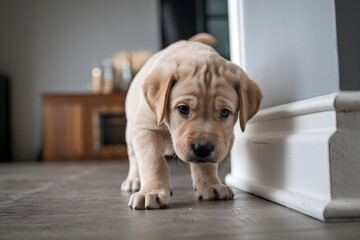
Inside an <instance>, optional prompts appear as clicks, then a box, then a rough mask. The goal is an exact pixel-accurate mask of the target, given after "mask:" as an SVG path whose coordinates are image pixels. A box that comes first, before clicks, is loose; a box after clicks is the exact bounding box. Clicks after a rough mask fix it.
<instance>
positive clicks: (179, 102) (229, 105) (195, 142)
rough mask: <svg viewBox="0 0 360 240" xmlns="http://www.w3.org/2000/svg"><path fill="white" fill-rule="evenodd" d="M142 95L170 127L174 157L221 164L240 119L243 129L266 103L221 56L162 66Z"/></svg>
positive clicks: (239, 71)
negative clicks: (261, 103) (262, 102)
mask: <svg viewBox="0 0 360 240" xmlns="http://www.w3.org/2000/svg"><path fill="white" fill-rule="evenodd" d="M143 91H144V96H145V99H146V100H147V103H148V105H149V106H150V108H151V109H152V110H153V111H154V113H155V114H156V115H157V119H158V124H162V123H164V124H165V125H166V126H167V128H168V130H169V132H170V134H171V138H172V139H171V140H172V143H173V147H174V150H175V153H176V154H177V155H178V157H179V158H180V159H182V160H183V161H186V162H194V163H206V162H211V163H218V162H220V161H222V160H223V159H224V158H225V157H226V156H227V155H228V153H229V151H230V149H231V146H232V143H233V138H234V134H233V130H234V125H235V123H236V121H237V119H238V118H239V120H240V125H241V129H242V130H243V131H244V129H245V125H246V122H247V121H248V120H249V119H250V118H252V117H253V116H254V115H255V113H256V112H257V111H258V110H259V106H260V102H261V99H262V95H261V91H260V89H259V88H258V86H257V85H256V84H255V83H254V82H253V81H251V80H250V79H249V78H248V77H247V75H246V74H245V73H244V72H243V71H242V70H241V68H240V67H238V66H236V65H235V64H232V63H230V62H229V61H227V60H225V59H223V58H221V57H220V56H218V55H216V56H214V58H213V59H210V60H209V59H208V60H203V61H202V62H201V61H198V60H196V61H190V60H189V59H186V61H181V60H180V61H177V62H176V63H171V64H169V65H165V66H162V67H161V68H160V69H158V70H157V71H154V73H152V74H151V75H150V76H149V77H148V79H147V81H146V82H145V83H144V85H143Z"/></svg>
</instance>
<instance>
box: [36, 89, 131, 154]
mask: <svg viewBox="0 0 360 240" xmlns="http://www.w3.org/2000/svg"><path fill="white" fill-rule="evenodd" d="M125 96H126V93H125V92H119V93H114V94H109V95H97V94H91V93H89V94H45V95H43V97H42V103H43V144H42V158H43V160H44V161H79V160H101V159H119V160H120V159H127V151H126V143H125V125H126V120H125Z"/></svg>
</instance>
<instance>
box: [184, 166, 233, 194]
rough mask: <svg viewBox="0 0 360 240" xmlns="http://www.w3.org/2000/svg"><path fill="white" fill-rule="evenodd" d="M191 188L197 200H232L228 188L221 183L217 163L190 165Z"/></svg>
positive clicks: (231, 192)
mask: <svg viewBox="0 0 360 240" xmlns="http://www.w3.org/2000/svg"><path fill="white" fill-rule="evenodd" d="M190 170H191V178H192V180H193V187H194V189H195V191H196V193H197V196H198V198H199V199H203V200H229V199H233V198H234V193H233V191H232V190H231V188H230V187H228V186H226V185H224V184H222V183H221V180H220V179H219V177H218V164H217V163H204V164H195V163H190Z"/></svg>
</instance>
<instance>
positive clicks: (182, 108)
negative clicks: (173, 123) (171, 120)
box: [178, 105, 190, 116]
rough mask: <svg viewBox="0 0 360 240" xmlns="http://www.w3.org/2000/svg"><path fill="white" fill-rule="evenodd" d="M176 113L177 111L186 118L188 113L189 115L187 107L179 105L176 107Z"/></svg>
mask: <svg viewBox="0 0 360 240" xmlns="http://www.w3.org/2000/svg"><path fill="white" fill-rule="evenodd" d="M178 111H179V113H180V114H181V115H185V116H188V115H189V113H190V109H189V107H188V106H186V105H180V106H179V107H178Z"/></svg>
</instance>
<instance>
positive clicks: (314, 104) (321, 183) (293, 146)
mask: <svg viewBox="0 0 360 240" xmlns="http://www.w3.org/2000/svg"><path fill="white" fill-rule="evenodd" d="M235 135H236V137H235V142H234V147H233V150H232V159H231V173H230V174H229V175H228V176H227V177H226V183H227V184H228V185H230V186H232V187H234V188H238V189H240V190H243V191H247V192H250V193H253V194H256V195H259V196H261V197H264V198H267V199H269V200H271V201H274V202H277V203H279V204H282V205H285V206H287V207H289V208H292V209H295V210H297V211H300V212H302V213H304V214H307V215H309V216H312V217H314V218H317V219H320V220H338V219H344V218H359V217H360V92H341V93H335V94H329V95H325V96H321V97H317V98H312V99H307V100H304V101H299V102H295V103H291V104H286V105H281V106H277V107H272V108H268V109H264V110H261V111H260V112H259V113H258V114H257V115H256V116H255V117H254V119H252V120H251V121H250V122H249V124H248V125H247V126H246V131H245V133H241V131H240V128H236V129H235Z"/></svg>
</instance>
